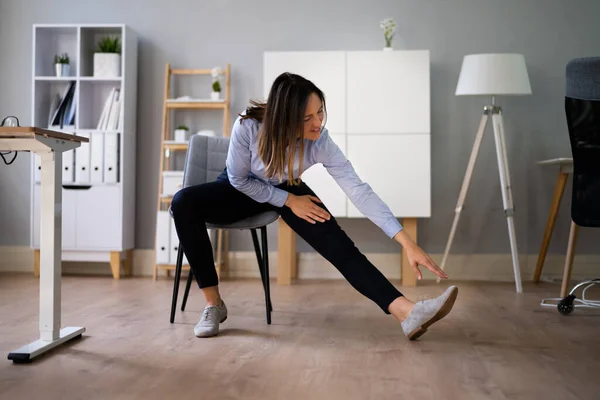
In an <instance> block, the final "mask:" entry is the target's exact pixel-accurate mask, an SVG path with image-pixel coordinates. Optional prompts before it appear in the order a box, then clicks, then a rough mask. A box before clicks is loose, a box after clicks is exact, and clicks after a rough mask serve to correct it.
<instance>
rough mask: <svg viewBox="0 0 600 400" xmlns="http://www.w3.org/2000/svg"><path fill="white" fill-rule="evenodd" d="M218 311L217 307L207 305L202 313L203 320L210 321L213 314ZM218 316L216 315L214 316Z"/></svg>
mask: <svg viewBox="0 0 600 400" xmlns="http://www.w3.org/2000/svg"><path fill="white" fill-rule="evenodd" d="M216 313H217V309H216V308H215V307H207V308H205V309H204V312H203V313H202V321H208V319H209V318H212V317H213V314H216ZM214 317H216V316H214Z"/></svg>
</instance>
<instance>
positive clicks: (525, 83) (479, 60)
mask: <svg viewBox="0 0 600 400" xmlns="http://www.w3.org/2000/svg"><path fill="white" fill-rule="evenodd" d="M528 94H531V86H530V84H529V77H528V74H527V67H526V65H525V58H524V57H523V56H522V55H521V54H472V55H467V56H465V57H464V59H463V63H462V67H461V70H460V76H459V78H458V84H457V86H456V95H457V96H487V97H491V104H490V105H486V106H485V107H484V109H483V115H482V116H481V121H480V123H479V129H478V130H477V134H476V136H475V142H474V144H473V149H472V151H471V157H470V158H469V163H468V165H467V171H466V173H465V177H464V179H463V183H462V187H461V189H460V194H459V196H458V203H457V205H456V209H455V215H454V222H453V223H452V228H451V230H450V236H449V237H448V243H447V244H446V250H445V251H444V257H443V259H442V263H441V266H440V268H441V269H442V270H443V269H444V267H445V265H446V260H447V258H448V253H449V252H450V247H451V246H452V241H453V240H454V234H455V232H456V227H457V225H458V220H459V218H460V213H461V211H462V209H463V204H464V201H465V197H466V196H467V191H468V189H469V184H470V182H471V176H472V174H473V168H474V166H475V161H476V159H477V153H478V152H479V147H480V146H481V140H482V139H483V135H484V133H485V129H486V126H487V123H488V121H489V118H490V116H491V120H492V126H493V130H494V139H495V143H496V155H497V158H498V172H499V174H500V186H501V192H502V201H503V203H504V213H505V214H506V221H507V224H508V236H509V240H510V248H511V253H512V262H513V269H514V274H515V285H516V290H517V293H521V292H522V291H523V288H522V286H521V271H520V267H519V258H518V251H517V239H516V236H515V224H514V219H513V214H514V207H513V196H512V188H511V184H510V173H509V169H508V161H507V156H506V142H505V139H504V121H503V117H502V109H501V108H500V106H498V105H496V96H504V95H528ZM437 281H438V282H439V281H440V279H439V278H438V279H437Z"/></svg>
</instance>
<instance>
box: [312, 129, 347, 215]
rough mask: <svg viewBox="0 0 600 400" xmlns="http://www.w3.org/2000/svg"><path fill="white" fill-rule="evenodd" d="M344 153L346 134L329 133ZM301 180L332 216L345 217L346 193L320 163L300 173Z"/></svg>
mask: <svg viewBox="0 0 600 400" xmlns="http://www.w3.org/2000/svg"><path fill="white" fill-rule="evenodd" d="M330 136H331V138H332V139H333V141H334V142H335V143H336V144H337V145H338V146H339V147H340V149H341V150H342V151H343V152H344V154H346V135H331V134H330ZM302 180H304V182H306V184H307V185H308V186H309V187H310V188H311V189H312V190H313V191H314V192H315V193H316V195H317V197H319V199H321V201H322V202H323V204H325V206H326V207H327V209H328V210H329V212H330V213H331V214H332V215H333V216H334V217H346V216H347V212H346V194H345V193H344V192H343V191H342V189H341V188H340V187H339V186H338V184H337V183H336V182H335V180H334V179H333V178H332V177H331V175H329V172H327V170H326V169H325V167H323V165H321V164H316V165H313V166H312V167H311V168H309V169H308V170H307V171H305V172H304V174H302Z"/></svg>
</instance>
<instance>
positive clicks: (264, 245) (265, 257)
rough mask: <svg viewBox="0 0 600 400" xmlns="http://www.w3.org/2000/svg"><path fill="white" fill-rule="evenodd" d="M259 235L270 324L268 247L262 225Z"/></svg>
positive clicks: (264, 229) (265, 229)
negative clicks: (260, 237)
mask: <svg viewBox="0 0 600 400" xmlns="http://www.w3.org/2000/svg"><path fill="white" fill-rule="evenodd" d="M260 231H261V236H262V248H263V265H262V267H263V269H264V271H265V300H266V308H267V324H269V325H270V324H271V311H272V310H273V307H272V306H271V285H270V282H269V248H268V244H267V242H268V240H267V227H266V226H262V227H261V228H260Z"/></svg>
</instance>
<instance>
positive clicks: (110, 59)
mask: <svg viewBox="0 0 600 400" xmlns="http://www.w3.org/2000/svg"><path fill="white" fill-rule="evenodd" d="M94 76H96V77H103V78H118V77H120V76H121V55H120V54H118V53H94Z"/></svg>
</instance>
